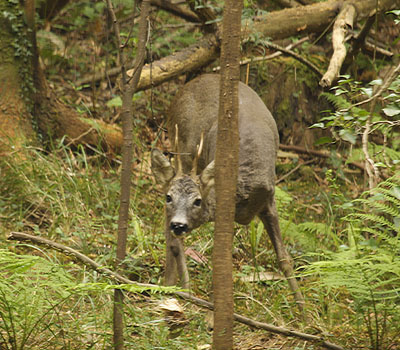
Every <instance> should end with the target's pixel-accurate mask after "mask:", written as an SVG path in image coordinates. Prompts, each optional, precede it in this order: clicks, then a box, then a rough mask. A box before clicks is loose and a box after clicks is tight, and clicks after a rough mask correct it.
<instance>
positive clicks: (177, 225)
mask: <svg viewBox="0 0 400 350" xmlns="http://www.w3.org/2000/svg"><path fill="white" fill-rule="evenodd" d="M170 227H171V230H172V231H173V232H174V233H175V234H176V235H177V236H180V235H181V234H182V233H185V232H187V230H188V225H187V224H183V223H181V222H174V221H172V222H171V225H170Z"/></svg>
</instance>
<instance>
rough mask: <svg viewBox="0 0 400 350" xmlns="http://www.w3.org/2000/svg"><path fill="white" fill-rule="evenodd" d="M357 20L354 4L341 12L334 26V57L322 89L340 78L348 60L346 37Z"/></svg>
mask: <svg viewBox="0 0 400 350" xmlns="http://www.w3.org/2000/svg"><path fill="white" fill-rule="evenodd" d="M355 19H356V9H355V7H354V5H353V4H346V5H345V6H344V7H343V8H342V10H341V11H340V13H339V15H338V17H337V19H336V21H335V24H334V25H333V33H332V45H333V55H332V58H331V61H330V63H329V67H328V70H327V71H326V73H325V74H324V76H323V77H322V79H321V81H320V82H319V84H320V85H321V86H322V87H330V86H332V83H333V81H334V80H335V79H336V78H337V77H338V76H339V74H340V68H341V67H342V64H343V62H344V59H345V58H346V53H347V50H346V46H345V45H344V44H345V42H346V36H347V34H348V32H349V30H351V29H353V23H354V21H355Z"/></svg>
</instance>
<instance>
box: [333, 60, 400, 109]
mask: <svg viewBox="0 0 400 350" xmlns="http://www.w3.org/2000/svg"><path fill="white" fill-rule="evenodd" d="M399 73H400V63H399V64H398V65H397V67H396V68H394V67H392V69H391V70H390V71H389V73H388V74H387V75H386V78H385V80H384V82H383V84H382V85H381V86H380V88H379V89H378V91H377V92H376V93H375V94H374V95H373V96H371V97H369V98H367V99H365V100H362V101H360V102H357V103H355V104H353V105H351V106H350V107H348V108H344V109H341V110H340V111H341V112H347V111H349V110H350V109H351V108H353V107H358V106H361V105H363V104H366V103H369V102H371V101H373V100H375V99H377V98H378V97H379V96H381V95H382V94H383V93H384V92H385V91H386V90H387V89H388V88H389V87H390V84H392V82H393V80H394V79H396V77H397V76H398V74H399Z"/></svg>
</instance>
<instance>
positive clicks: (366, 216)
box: [345, 213, 398, 231]
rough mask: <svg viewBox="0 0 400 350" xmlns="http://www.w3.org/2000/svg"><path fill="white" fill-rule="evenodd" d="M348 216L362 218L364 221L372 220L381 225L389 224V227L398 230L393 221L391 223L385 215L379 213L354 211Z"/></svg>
mask: <svg viewBox="0 0 400 350" xmlns="http://www.w3.org/2000/svg"><path fill="white" fill-rule="evenodd" d="M346 218H356V219H360V220H362V221H371V222H372V223H379V224H381V225H384V226H387V227H388V228H390V229H391V230H393V231H397V230H398V229H397V228H396V227H395V226H394V225H393V223H391V222H390V221H389V220H387V219H385V218H384V217H383V216H379V215H375V214H364V213H352V214H348V215H347V217H346ZM346 218H345V219H346ZM350 221H351V220H350ZM352 221H353V222H354V220H352Z"/></svg>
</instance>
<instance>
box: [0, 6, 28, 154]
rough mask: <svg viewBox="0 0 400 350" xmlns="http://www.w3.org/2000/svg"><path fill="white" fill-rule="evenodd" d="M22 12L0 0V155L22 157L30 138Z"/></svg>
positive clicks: (26, 40) (25, 44)
mask: <svg viewBox="0 0 400 350" xmlns="http://www.w3.org/2000/svg"><path fill="white" fill-rule="evenodd" d="M22 15H23V12H22V9H21V8H20V6H19V5H16V4H14V3H12V2H10V1H0V36H1V40H0V82H1V83H0V157H1V156H7V155H10V154H11V152H12V154H13V158H14V159H18V158H19V157H22V158H24V157H25V156H26V155H24V149H23V146H24V145H26V144H30V143H31V142H32V141H33V140H34V131H33V127H32V118H31V115H30V113H29V111H30V110H31V109H32V104H30V103H29V101H30V99H31V98H32V94H33V84H32V78H31V75H30V72H31V66H32V61H31V52H30V51H29V49H28V48H29V46H28V44H29V41H28V39H27V37H26V26H25V24H24V22H23V16H22ZM14 28H18V32H16V31H15V29H14ZM16 50H19V51H20V53H19V55H17V53H16ZM27 101H28V103H26V102H27Z"/></svg>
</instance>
